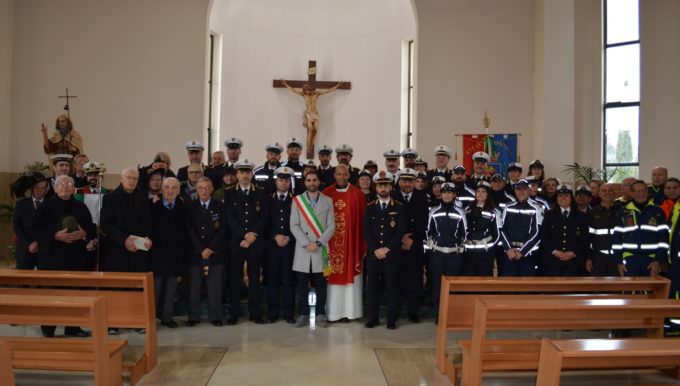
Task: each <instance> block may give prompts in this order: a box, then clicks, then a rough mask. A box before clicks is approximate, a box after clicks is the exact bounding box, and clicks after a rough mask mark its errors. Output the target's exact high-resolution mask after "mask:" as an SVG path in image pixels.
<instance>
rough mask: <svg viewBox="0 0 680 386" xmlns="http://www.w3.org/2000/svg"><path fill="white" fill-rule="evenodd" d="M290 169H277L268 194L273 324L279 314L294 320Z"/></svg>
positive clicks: (269, 292) (267, 267) (269, 318)
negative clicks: (272, 187) (274, 187)
mask: <svg viewBox="0 0 680 386" xmlns="http://www.w3.org/2000/svg"><path fill="white" fill-rule="evenodd" d="M294 173H295V172H294V171H293V169H291V168H289V167H287V166H282V167H279V168H278V169H276V180H274V181H275V184H276V190H275V191H274V192H273V193H271V194H269V196H268V199H269V212H268V217H269V218H268V220H267V231H266V233H265V234H266V236H267V238H266V240H265V248H266V251H267V252H266V261H265V263H264V270H265V274H266V277H267V322H269V323H274V322H276V320H277V319H278V318H279V315H280V316H281V317H282V318H283V319H284V320H285V321H286V322H288V323H291V324H292V323H295V318H294V317H293V308H294V305H295V302H294V300H293V299H294V297H293V253H294V252H295V239H294V238H293V235H292V234H291V233H290V209H291V205H292V203H293V195H292V194H291V193H290V180H291V178H292V176H293V175H294Z"/></svg>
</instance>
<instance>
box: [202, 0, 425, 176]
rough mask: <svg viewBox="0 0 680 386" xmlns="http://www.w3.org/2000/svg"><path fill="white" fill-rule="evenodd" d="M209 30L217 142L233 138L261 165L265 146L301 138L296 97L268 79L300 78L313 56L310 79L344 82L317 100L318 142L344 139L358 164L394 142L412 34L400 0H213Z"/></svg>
mask: <svg viewBox="0 0 680 386" xmlns="http://www.w3.org/2000/svg"><path fill="white" fill-rule="evenodd" d="M210 28H211V30H212V31H215V32H217V33H219V34H222V40H223V57H222V61H223V66H222V86H221V91H222V95H221V122H220V137H219V142H218V141H215V146H219V147H221V148H223V145H224V144H223V142H224V139H225V138H227V137H231V136H237V137H240V138H241V139H242V140H243V141H244V143H245V146H244V149H243V154H244V156H245V157H247V158H250V159H252V160H253V161H255V162H256V163H261V162H263V159H264V146H265V145H266V144H268V143H271V142H274V141H279V142H285V141H286V140H287V139H289V138H290V137H293V136H294V137H297V138H303V139H304V138H306V132H305V129H304V127H302V120H301V116H302V112H303V110H304V104H303V100H302V98H301V97H300V96H297V95H295V94H293V93H291V92H289V91H287V90H285V89H281V88H277V89H275V88H273V87H272V80H273V79H280V78H285V79H296V80H304V79H306V78H307V71H306V69H307V61H308V60H313V59H316V60H317V66H318V73H317V80H338V81H339V80H342V81H351V82H352V90H349V91H347V90H339V91H336V92H335V93H333V94H328V95H324V96H321V97H320V99H319V103H318V109H319V112H320V115H321V119H320V129H319V134H318V137H317V143H316V146H317V148H318V147H319V146H321V145H323V144H327V145H330V146H333V147H335V146H336V145H339V144H342V143H348V144H351V145H352V146H353V147H354V150H355V152H354V160H355V162H353V163H354V164H357V165H358V164H362V165H363V162H364V161H366V160H367V159H374V160H376V158H378V157H379V156H381V155H382V152H383V151H385V150H388V149H390V148H395V149H399V146H400V138H399V132H400V98H401V95H400V90H401V50H402V41H403V40H405V39H412V38H413V37H414V36H415V20H414V16H413V10H412V8H411V4H410V2H409V1H408V0H398V1H397V0H371V1H364V0H343V1H336V0H287V1H285V2H284V1H280V0H258V1H244V0H214V3H213V7H212V11H211V18H210ZM284 158H285V156H284ZM377 161H381V159H378V160H377Z"/></svg>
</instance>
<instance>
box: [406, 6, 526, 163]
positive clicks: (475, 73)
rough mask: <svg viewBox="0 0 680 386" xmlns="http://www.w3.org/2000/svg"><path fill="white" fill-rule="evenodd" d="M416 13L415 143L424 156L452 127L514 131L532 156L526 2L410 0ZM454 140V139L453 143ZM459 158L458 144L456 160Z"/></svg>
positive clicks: (455, 130)
mask: <svg viewBox="0 0 680 386" xmlns="http://www.w3.org/2000/svg"><path fill="white" fill-rule="evenodd" d="M415 4H416V9H417V12H418V35H417V41H416V43H417V44H418V65H417V68H418V75H417V83H416V93H417V99H418V102H417V106H418V113H417V123H416V142H417V143H418V149H419V150H421V153H422V154H423V156H424V157H425V158H426V160H428V161H430V162H432V161H433V159H434V154H433V149H434V147H435V146H436V145H438V144H445V145H447V146H450V147H452V148H453V147H454V134H467V133H481V132H483V126H482V117H483V115H484V111H485V110H487V111H488V112H489V116H490V118H491V129H490V132H493V133H496V132H498V133H521V134H522V137H521V138H520V155H521V160H522V162H527V161H528V160H530V159H531V158H532V157H533V151H532V150H533V149H532V148H531V147H530V144H531V142H532V136H533V109H534V106H533V81H534V79H533V75H534V1H533V0H514V1H507V0H415ZM461 146H462V143H461V141H459V142H458V147H459V148H460V147H461ZM452 162H455V163H462V162H463V161H462V159H461V154H460V151H459V152H458V161H455V160H452Z"/></svg>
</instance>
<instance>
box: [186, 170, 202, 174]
mask: <svg viewBox="0 0 680 386" xmlns="http://www.w3.org/2000/svg"><path fill="white" fill-rule="evenodd" d="M189 174H203V172H202V171H200V170H198V171H190V172H189Z"/></svg>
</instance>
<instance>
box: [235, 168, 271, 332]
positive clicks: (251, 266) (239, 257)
mask: <svg viewBox="0 0 680 386" xmlns="http://www.w3.org/2000/svg"><path fill="white" fill-rule="evenodd" d="M254 166H255V165H253V163H252V162H250V161H248V160H247V159H245V160H241V161H238V162H237V163H236V164H235V169H236V178H237V180H238V183H237V184H236V186H235V187H234V189H231V190H228V191H227V193H226V197H225V203H226V206H227V210H226V212H227V225H229V234H230V238H229V239H230V240H229V251H230V253H231V255H230V259H229V261H230V263H229V272H230V274H229V275H230V276H229V309H230V310H229V313H230V315H229V319H228V320H227V324H229V325H230V326H232V325H235V324H236V323H238V319H239V315H240V307H239V302H240V300H241V296H240V295H241V284H242V283H243V264H244V263H247V264H248V312H249V314H250V320H251V321H253V322H255V323H256V324H263V323H264V320H263V319H262V317H261V316H260V304H259V303H260V302H259V296H260V268H261V266H262V252H263V249H264V238H265V235H264V232H265V227H266V225H267V213H269V201H268V200H267V196H266V194H265V192H264V190H263V189H262V188H258V187H257V186H255V185H254V184H253V183H252V179H253V168H254Z"/></svg>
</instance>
